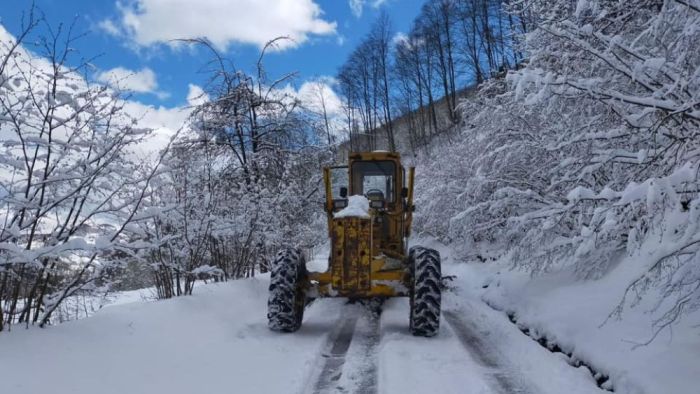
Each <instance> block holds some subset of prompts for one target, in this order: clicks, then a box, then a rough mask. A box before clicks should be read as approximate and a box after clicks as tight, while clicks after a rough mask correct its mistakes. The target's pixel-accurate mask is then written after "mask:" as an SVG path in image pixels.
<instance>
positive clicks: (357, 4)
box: [348, 0, 387, 18]
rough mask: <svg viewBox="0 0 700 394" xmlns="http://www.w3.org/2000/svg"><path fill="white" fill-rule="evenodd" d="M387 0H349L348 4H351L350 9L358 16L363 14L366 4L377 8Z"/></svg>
mask: <svg viewBox="0 0 700 394" xmlns="http://www.w3.org/2000/svg"><path fill="white" fill-rule="evenodd" d="M386 2H387V0H371V1H369V0H349V2H348V5H350V11H352V14H353V15H355V17H356V18H359V17H361V16H362V11H363V10H364V8H365V4H367V3H369V4H370V6H372V8H374V9H377V8H379V7H381V6H382V5H383V4H384V3H386Z"/></svg>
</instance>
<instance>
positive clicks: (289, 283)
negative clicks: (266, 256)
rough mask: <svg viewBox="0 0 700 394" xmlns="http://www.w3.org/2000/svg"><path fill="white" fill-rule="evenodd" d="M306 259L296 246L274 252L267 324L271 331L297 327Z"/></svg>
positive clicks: (302, 309)
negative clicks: (275, 255)
mask: <svg viewBox="0 0 700 394" xmlns="http://www.w3.org/2000/svg"><path fill="white" fill-rule="evenodd" d="M306 278H307V275H306V262H305V261H304V256H303V255H302V253H301V251H299V250H298V249H285V250H282V251H281V252H279V253H278V254H277V257H276V258H275V260H274V262H273V263H272V266H271V268H270V287H269V298H268V300H267V326H268V327H269V328H270V329H271V330H273V331H281V332H294V331H296V330H298V329H299V327H301V322H302V320H303V319H304V305H305V302H306V291H305V288H306Z"/></svg>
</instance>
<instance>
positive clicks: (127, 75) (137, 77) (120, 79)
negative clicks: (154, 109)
mask: <svg viewBox="0 0 700 394" xmlns="http://www.w3.org/2000/svg"><path fill="white" fill-rule="evenodd" d="M96 78H97V80H98V81H99V82H102V83H104V84H106V85H109V86H111V87H113V88H116V89H122V90H127V91H131V92H136V93H151V94H155V95H156V96H158V98H160V99H166V98H168V97H169V94H168V93H166V92H161V91H158V81H157V78H156V73H155V72H153V70H151V69H150V68H148V67H145V68H143V69H141V70H139V71H134V70H129V69H128V68H124V67H115V68H113V69H111V70H107V71H102V72H99V73H98V74H97V75H96Z"/></svg>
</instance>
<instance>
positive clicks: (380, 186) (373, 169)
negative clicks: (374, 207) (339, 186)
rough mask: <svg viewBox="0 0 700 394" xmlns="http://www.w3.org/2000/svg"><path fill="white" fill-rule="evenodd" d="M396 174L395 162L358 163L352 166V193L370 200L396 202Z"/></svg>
mask: <svg viewBox="0 0 700 394" xmlns="http://www.w3.org/2000/svg"><path fill="white" fill-rule="evenodd" d="M395 174H396V165H395V164H394V162H393V161H356V162H354V163H353V164H352V192H353V194H362V195H365V196H367V198H369V199H370V200H372V199H382V200H384V201H387V202H391V201H394V199H395V194H396V192H395V190H394V189H395V187H396V186H395V185H396V180H395Z"/></svg>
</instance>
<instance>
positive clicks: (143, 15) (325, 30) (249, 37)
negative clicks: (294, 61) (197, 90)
mask: <svg viewBox="0 0 700 394" xmlns="http://www.w3.org/2000/svg"><path fill="white" fill-rule="evenodd" d="M117 8H118V10H119V14H120V15H119V20H118V21H117V22H116V23H115V22H111V21H103V22H101V23H100V26H101V28H102V29H103V30H105V31H106V32H108V33H110V34H113V35H117V36H124V37H126V38H127V39H129V40H131V41H133V42H134V43H135V44H136V45H137V46H139V47H148V46H152V45H155V44H163V43H164V44H167V45H170V46H177V45H178V43H177V42H173V41H171V40H175V39H179V38H199V37H206V38H207V39H209V41H211V42H212V43H213V44H214V45H215V46H216V47H217V48H218V49H220V50H225V49H226V48H227V47H228V46H229V45H230V44H232V43H242V44H254V45H257V46H259V47H262V46H264V45H265V44H266V43H267V42H268V41H269V40H271V39H273V38H276V37H279V36H288V37H290V38H291V39H292V41H290V40H286V41H283V42H280V44H279V45H280V49H284V48H289V47H294V46H297V45H299V44H301V43H303V42H305V41H306V40H308V38H309V36H310V35H332V34H335V32H336V23H335V22H329V21H326V20H324V19H323V12H322V10H321V8H320V7H319V6H318V4H316V3H315V2H314V0H198V1H192V0H169V1H164V0H128V2H122V1H118V2H117ZM113 27H118V29H117V30H115V29H113Z"/></svg>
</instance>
